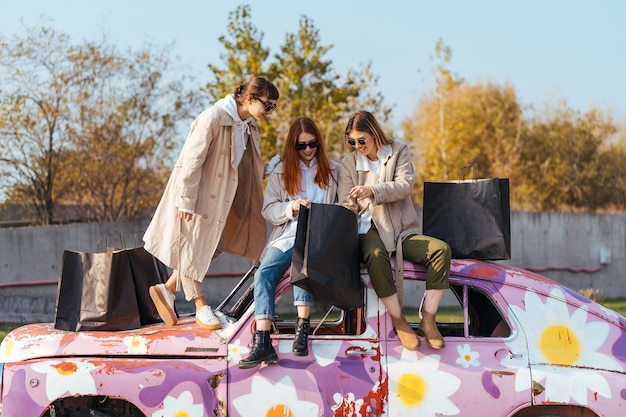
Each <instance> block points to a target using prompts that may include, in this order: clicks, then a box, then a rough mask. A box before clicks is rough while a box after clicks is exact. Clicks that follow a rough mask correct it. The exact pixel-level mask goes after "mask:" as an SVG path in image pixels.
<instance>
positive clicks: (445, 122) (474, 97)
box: [402, 41, 521, 203]
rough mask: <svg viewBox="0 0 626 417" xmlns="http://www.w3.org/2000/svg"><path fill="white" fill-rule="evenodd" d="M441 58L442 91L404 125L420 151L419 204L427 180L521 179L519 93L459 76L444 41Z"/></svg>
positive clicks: (425, 100)
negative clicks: (518, 169)
mask: <svg viewBox="0 0 626 417" xmlns="http://www.w3.org/2000/svg"><path fill="white" fill-rule="evenodd" d="M435 54H436V56H437V59H438V61H439V64H438V66H437V67H436V68H435V74H436V75H437V86H436V90H435V92H433V93H431V94H429V95H426V96H425V97H424V98H423V99H422V100H421V101H420V102H419V103H418V107H417V109H416V111H415V113H414V115H413V116H412V117H410V118H408V119H406V120H405V121H404V122H403V124H402V127H403V131H404V136H405V139H406V140H407V141H408V142H411V143H412V145H413V147H414V149H415V156H416V158H415V166H416V171H417V175H416V178H417V180H416V192H415V196H416V197H417V198H416V200H417V201H418V202H419V203H421V195H422V193H423V182H424V181H446V180H451V179H462V178H472V177H479V178H484V177H494V176H499V177H515V175H516V168H515V167H516V164H517V155H518V146H519V144H518V142H519V131H520V124H521V109H520V106H519V104H518V102H517V99H516V96H515V91H514V89H513V88H512V87H510V86H507V85H505V86H498V85H495V84H492V83H486V84H483V83H481V82H476V83H474V84H470V83H468V82H466V81H465V80H463V79H462V78H459V77H456V76H454V75H453V74H452V73H451V72H450V71H449V69H448V68H447V65H448V63H449V61H450V58H451V51H450V49H449V48H447V47H445V46H444V45H443V43H442V42H441V41H439V42H438V43H437V45H436V47H435ZM513 179H514V178H512V182H513V183H515V182H514V181H513Z"/></svg>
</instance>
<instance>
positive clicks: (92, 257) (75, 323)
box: [54, 250, 141, 331]
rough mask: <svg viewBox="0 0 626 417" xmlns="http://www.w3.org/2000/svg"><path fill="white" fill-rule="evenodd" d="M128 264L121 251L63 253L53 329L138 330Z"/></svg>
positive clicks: (135, 302)
mask: <svg viewBox="0 0 626 417" xmlns="http://www.w3.org/2000/svg"><path fill="white" fill-rule="evenodd" d="M140 325H141V320H140V316H139V309H138V307H137V296H136V294H135V284H134V280H133V274H132V269H131V264H130V262H129V258H128V254H127V253H126V251H125V250H119V251H117V250H108V251H106V252H102V253H86V252H73V251H69V250H66V251H64V252H63V263H62V267H61V277H60V280H59V286H58V291H57V301H56V309H55V317H54V327H55V328H56V329H60V330H69V331H83V330H129V329H136V328H138V327H140Z"/></svg>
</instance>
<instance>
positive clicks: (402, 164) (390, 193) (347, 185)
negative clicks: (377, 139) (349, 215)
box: [337, 142, 419, 253]
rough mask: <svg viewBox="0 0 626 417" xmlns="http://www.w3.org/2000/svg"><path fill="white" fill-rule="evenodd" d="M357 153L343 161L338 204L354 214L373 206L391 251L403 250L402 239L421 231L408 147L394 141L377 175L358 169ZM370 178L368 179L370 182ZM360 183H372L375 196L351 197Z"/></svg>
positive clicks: (375, 222) (373, 218)
mask: <svg viewBox="0 0 626 417" xmlns="http://www.w3.org/2000/svg"><path fill="white" fill-rule="evenodd" d="M357 156H358V152H357V151H356V150H355V151H352V152H350V153H349V154H348V155H346V156H345V157H344V158H343V159H342V160H341V175H340V176H339V188H338V191H337V194H338V196H339V204H341V205H343V206H345V207H347V208H349V209H350V210H352V211H354V212H355V213H357V214H359V213H361V212H362V211H363V210H364V209H365V208H367V205H368V204H369V205H370V211H371V213H372V221H373V222H374V224H375V225H376V228H377V229H378V233H379V235H380V238H381V240H382V241H383V243H384V244H385V248H386V249H387V251H388V252H389V253H391V252H394V251H398V249H400V252H401V251H402V245H398V243H402V240H403V239H404V238H405V237H406V236H408V235H410V234H419V220H418V218H417V213H416V211H415V207H414V206H413V201H412V199H411V194H412V192H413V183H414V181H415V169H414V168H413V163H412V162H411V156H410V153H409V148H408V146H407V145H406V144H405V143H401V142H394V143H392V144H391V154H390V155H388V157H387V158H386V159H385V160H382V161H381V173H380V176H379V177H378V178H373V175H371V174H370V175H368V174H369V171H364V170H357ZM368 177H369V181H368ZM357 185H369V186H370V187H371V188H372V191H373V192H374V195H373V197H371V198H367V199H364V200H357V199H355V198H350V197H349V193H350V189H351V188H352V187H354V186H357Z"/></svg>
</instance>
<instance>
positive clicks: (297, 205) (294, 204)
mask: <svg viewBox="0 0 626 417" xmlns="http://www.w3.org/2000/svg"><path fill="white" fill-rule="evenodd" d="M300 206H304V207H310V206H311V201H310V200H305V199H303V198H299V199H297V200H293V201H292V202H291V209H292V211H293V213H294V214H296V213H298V212H299V211H300Z"/></svg>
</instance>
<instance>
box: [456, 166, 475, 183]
mask: <svg viewBox="0 0 626 417" xmlns="http://www.w3.org/2000/svg"><path fill="white" fill-rule="evenodd" d="M472 167H473V168H474V178H472V179H473V180H476V179H477V178H478V164H477V163H476V161H472V162H470V163H469V164H467V165H465V166H464V167H463V168H461V172H460V174H461V175H460V178H461V179H460V180H459V182H461V181H465V175H466V174H467V173H468V172H469V170H470V169H472Z"/></svg>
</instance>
